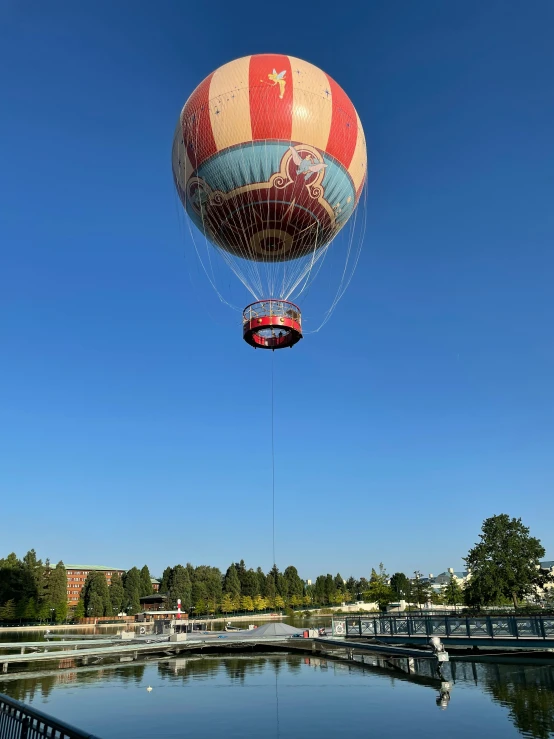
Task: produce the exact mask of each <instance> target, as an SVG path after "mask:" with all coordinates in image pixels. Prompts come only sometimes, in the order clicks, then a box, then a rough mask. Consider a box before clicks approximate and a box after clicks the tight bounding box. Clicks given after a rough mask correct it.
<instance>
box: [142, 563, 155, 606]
mask: <svg viewBox="0 0 554 739" xmlns="http://www.w3.org/2000/svg"><path fill="white" fill-rule="evenodd" d="M144 595H152V579H151V577H150V570H149V569H148V567H147V566H146V565H144V567H143V568H142V570H141V571H140V597H141V598H142V597H143V596H144Z"/></svg>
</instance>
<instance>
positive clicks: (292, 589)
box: [283, 565, 304, 598]
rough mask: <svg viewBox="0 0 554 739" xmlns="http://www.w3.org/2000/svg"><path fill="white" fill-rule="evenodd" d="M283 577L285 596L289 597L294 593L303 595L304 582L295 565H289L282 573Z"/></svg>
mask: <svg viewBox="0 0 554 739" xmlns="http://www.w3.org/2000/svg"><path fill="white" fill-rule="evenodd" d="M283 577H284V579H285V583H286V590H287V596H288V597H289V598H291V597H292V596H294V595H296V596H299V597H302V596H303V595H304V582H303V581H302V579H301V578H300V575H299V574H298V570H297V569H296V567H293V566H292V565H289V567H287V569H286V570H285V572H284V573H283Z"/></svg>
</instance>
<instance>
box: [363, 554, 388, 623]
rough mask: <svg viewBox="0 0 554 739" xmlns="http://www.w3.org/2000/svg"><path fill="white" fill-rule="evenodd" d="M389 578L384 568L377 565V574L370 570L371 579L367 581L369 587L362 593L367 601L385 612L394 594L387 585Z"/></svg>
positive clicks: (381, 565) (381, 564)
mask: <svg viewBox="0 0 554 739" xmlns="http://www.w3.org/2000/svg"><path fill="white" fill-rule="evenodd" d="M388 580H389V576H388V575H387V573H386V572H385V567H384V565H383V563H382V562H381V563H380V564H379V572H376V571H375V569H372V570H371V577H370V579H369V587H368V589H367V591H366V593H364V596H365V597H367V600H368V601H370V602H374V603H377V605H378V606H379V609H380V610H381V611H384V610H386V607H387V606H388V604H389V603H392V601H393V600H394V593H393V591H392V588H391V586H390V585H389V583H388Z"/></svg>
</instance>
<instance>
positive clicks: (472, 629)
mask: <svg viewBox="0 0 554 739" xmlns="http://www.w3.org/2000/svg"><path fill="white" fill-rule="evenodd" d="M333 635H334V636H346V637H356V636H364V637H370V638H376V639H378V638H380V637H389V638H390V637H391V636H399V637H431V636H439V637H445V638H448V637H462V638H465V639H474V638H488V639H495V638H498V639H543V640H547V639H554V616H508V615H506V616H474V617H472V616H436V615H434V616H427V615H425V616H422V615H409V614H406V615H401V614H395V615H394V616H392V615H382V616H371V617H368V616H346V617H342V618H340V619H339V618H337V617H336V616H335V617H334V618H333Z"/></svg>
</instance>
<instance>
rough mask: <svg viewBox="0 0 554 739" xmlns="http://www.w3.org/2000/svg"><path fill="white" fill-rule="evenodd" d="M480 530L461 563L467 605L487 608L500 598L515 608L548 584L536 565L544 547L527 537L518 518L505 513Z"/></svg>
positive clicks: (525, 530) (527, 530)
mask: <svg viewBox="0 0 554 739" xmlns="http://www.w3.org/2000/svg"><path fill="white" fill-rule="evenodd" d="M481 531H482V533H481V534H480V535H479V537H480V541H479V542H478V543H477V544H475V546H474V547H473V549H470V550H469V552H468V555H467V557H465V560H464V561H465V562H466V564H467V567H468V570H469V571H470V580H469V582H468V584H467V586H466V589H465V592H466V602H467V603H468V604H469V605H473V606H481V605H489V604H491V603H495V601H497V599H498V598H499V596H500V597H504V598H511V599H512V601H513V604H514V608H517V605H518V601H519V600H520V599H522V598H525V597H526V596H530V595H534V594H535V593H536V592H537V590H538V589H539V588H542V587H544V585H545V584H546V583H547V582H549V581H551V576H550V575H549V574H548V573H545V572H542V571H541V569H540V565H539V561H540V559H541V557H544V551H545V550H544V547H543V546H542V544H541V542H540V541H539V539H536V538H535V537H533V536H530V535H529V529H528V528H527V526H524V525H523V523H522V522H521V518H510V517H509V516H508V515H507V514H506V513H502V514H500V515H497V516H491V517H490V518H487V519H485V520H484V521H483V525H482V528H481Z"/></svg>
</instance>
